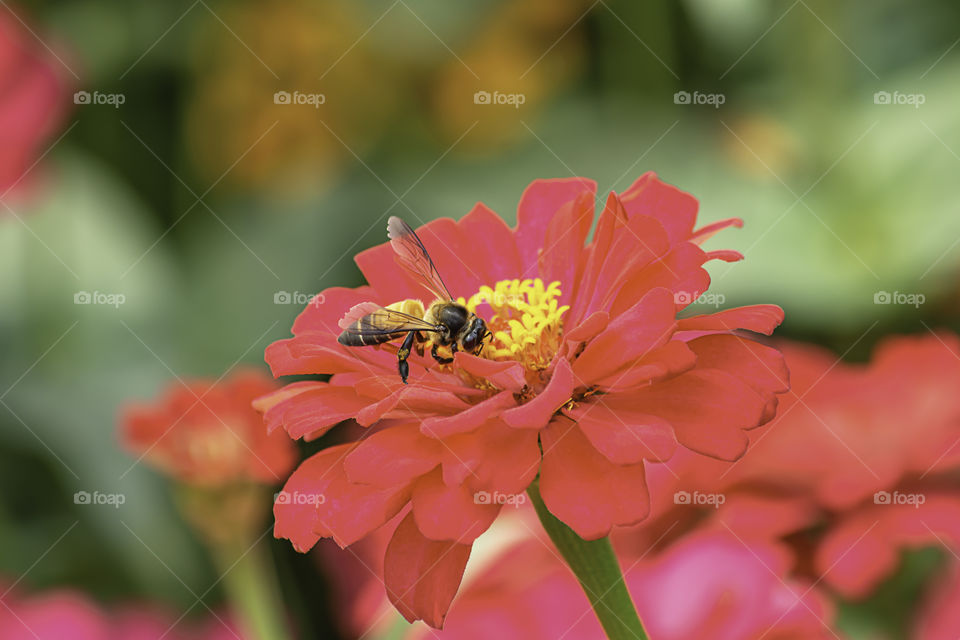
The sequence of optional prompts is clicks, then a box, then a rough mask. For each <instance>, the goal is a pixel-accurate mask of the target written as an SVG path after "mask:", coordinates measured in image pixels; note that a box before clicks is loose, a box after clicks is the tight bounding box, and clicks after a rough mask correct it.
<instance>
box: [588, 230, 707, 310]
mask: <svg viewBox="0 0 960 640" xmlns="http://www.w3.org/2000/svg"><path fill="white" fill-rule="evenodd" d="M611 217H612V219H613V221H614V222H613V225H614V227H615V229H614V239H613V242H612V243H611V245H610V247H609V248H608V249H607V250H606V253H605V255H604V256H603V260H602V265H601V267H600V271H599V272H598V273H597V276H596V278H595V281H588V282H590V283H589V284H588V285H585V286H586V287H589V288H587V289H586V291H588V292H589V291H592V297H591V300H590V302H589V304H588V305H587V308H586V309H585V310H583V311H581V313H583V312H586V311H598V310H605V311H611V307H612V306H613V303H614V301H615V300H616V299H617V298H620V297H621V295H620V292H621V291H622V290H623V289H625V288H629V287H630V286H631V283H633V282H634V281H635V280H637V279H638V278H639V279H640V280H641V281H642V282H641V284H642V286H643V288H637V289H634V290H633V294H632V295H634V297H635V299H634V301H636V300H639V299H640V298H641V297H643V294H644V293H646V292H647V291H648V290H649V289H650V288H652V287H654V286H658V285H657V284H656V283H655V281H654V280H653V279H652V278H651V274H653V275H655V274H656V273H657V268H656V267H655V265H657V264H658V263H660V262H661V261H662V260H664V259H666V257H667V256H668V255H669V252H670V241H669V239H668V238H667V232H666V231H664V230H663V225H661V224H660V223H659V222H658V221H657V220H655V219H654V218H650V217H648V216H634V217H633V218H631V219H629V220H626V219H624V218H621V217H620V216H618V215H611ZM600 250H601V248H600V247H599V246H597V251H600ZM698 264H699V263H698ZM662 268H663V267H662V266H661V267H660V269H662ZM650 269H653V270H652V271H650ZM645 274H646V275H645ZM661 279H662V280H664V281H665V282H666V281H667V280H666V279H664V278H661ZM577 306H578V307H580V306H581V301H579V300H578V301H577ZM626 306H630V305H626ZM620 311H622V309H619V310H618V311H617V312H616V313H614V312H611V313H610V315H611V317H613V316H615V315H617V314H618V313H620Z"/></svg>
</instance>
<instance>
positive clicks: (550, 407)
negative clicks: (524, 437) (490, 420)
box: [503, 358, 577, 429]
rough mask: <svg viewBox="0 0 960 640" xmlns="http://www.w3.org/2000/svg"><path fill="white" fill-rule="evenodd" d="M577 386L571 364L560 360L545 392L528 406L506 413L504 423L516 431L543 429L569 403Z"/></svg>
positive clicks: (528, 403)
mask: <svg viewBox="0 0 960 640" xmlns="http://www.w3.org/2000/svg"><path fill="white" fill-rule="evenodd" d="M576 386H577V385H576V383H575V382H574V376H573V371H572V370H571V369H570V363H569V362H567V360H565V359H564V358H560V359H559V360H557V364H556V366H555V367H554V369H553V376H551V378H550V381H549V382H548V383H547V386H546V387H545V388H544V389H543V391H541V392H540V393H539V394H538V395H537V396H535V397H534V398H533V399H532V400H530V401H529V402H527V403H526V404H523V405H520V406H519V407H516V408H514V409H510V410H509V411H506V412H505V413H504V414H503V421H504V422H506V423H507V424H508V425H510V426H511V427H513V428H514V429H542V428H543V427H545V426H546V424H547V423H548V422H550V417H551V416H552V415H553V414H554V413H556V411H557V409H559V408H560V407H562V406H563V405H564V404H566V403H567V401H568V400H569V399H570V394H572V393H573V390H574V388H576Z"/></svg>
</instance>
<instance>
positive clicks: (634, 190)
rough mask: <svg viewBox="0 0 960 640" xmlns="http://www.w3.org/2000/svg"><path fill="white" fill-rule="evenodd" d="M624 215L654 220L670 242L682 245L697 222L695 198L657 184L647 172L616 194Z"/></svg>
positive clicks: (671, 186) (665, 185)
mask: <svg viewBox="0 0 960 640" xmlns="http://www.w3.org/2000/svg"><path fill="white" fill-rule="evenodd" d="M620 201H621V202H622V203H623V206H624V208H626V210H627V213H628V214H629V215H630V216H631V217H633V216H635V215H645V216H651V217H653V218H656V219H657V220H659V221H660V224H662V225H663V228H664V229H666V230H667V234H668V235H669V236H670V242H671V243H676V242H682V241H683V240H687V239H688V238H690V236H691V235H693V225H694V223H695V222H696V221H697V208H698V207H699V204H698V203H697V199H696V198H694V197H693V196H692V195H690V194H689V193H686V192H685V191H681V190H680V189H677V188H676V187H674V186H673V185H670V184H667V183H665V182H661V181H660V179H659V178H657V174H655V173H653V172H652V171H651V172H647V173H645V174H643V175H642V176H640V178H638V179H637V181H636V182H634V183H633V184H632V185H631V186H630V188H629V189H627V190H626V191H624V192H623V193H621V194H620Z"/></svg>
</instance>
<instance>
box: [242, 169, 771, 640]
mask: <svg viewBox="0 0 960 640" xmlns="http://www.w3.org/2000/svg"><path fill="white" fill-rule="evenodd" d="M595 191H596V185H595V184H594V183H593V182H592V181H590V180H585V179H582V178H571V179H563V180H541V181H536V182H534V183H533V184H531V185H530V186H529V187H528V188H527V190H526V191H525V192H524V194H523V196H522V198H521V200H520V204H519V208H518V213H517V219H518V224H517V227H516V229H510V228H509V227H507V225H506V224H505V223H504V222H503V221H502V220H501V219H500V218H499V217H498V216H497V215H496V214H495V213H493V212H492V211H491V210H490V209H488V208H487V207H485V206H484V205H482V204H478V205H477V206H476V207H474V209H473V210H472V211H471V212H470V213H469V214H468V215H467V216H465V217H464V218H463V219H462V220H460V221H459V222H454V221H453V220H450V219H441V220H436V221H434V222H431V223H429V224H427V225H425V226H424V227H422V228H421V229H419V230H418V232H417V233H418V235H419V237H420V239H421V240H422V242H423V243H424V245H425V247H426V248H427V249H428V250H429V254H430V255H431V256H432V258H433V262H434V263H435V264H436V268H437V270H438V271H439V273H441V274H442V277H443V279H444V280H445V283H446V285H447V286H448V287H449V289H450V291H452V292H453V293H454V295H456V296H462V298H461V302H462V303H463V304H465V305H466V306H467V308H468V309H469V310H470V311H472V312H475V313H476V314H477V315H478V316H480V317H481V318H482V319H483V320H484V321H485V322H486V325H487V327H488V328H489V330H490V331H491V333H492V338H491V339H490V340H489V341H488V342H487V343H486V344H485V345H484V348H483V350H482V352H481V353H480V354H479V355H474V354H470V353H464V352H462V351H461V352H460V353H456V354H455V357H454V360H453V362H452V363H451V364H448V365H441V364H438V363H437V362H436V361H434V360H433V359H432V358H430V356H429V355H426V356H419V355H417V354H416V353H413V354H411V356H410V365H411V369H410V376H409V384H403V383H402V382H401V380H400V377H399V376H398V374H397V358H396V355H395V353H396V350H395V348H393V347H388V348H380V349H375V348H372V347H362V348H348V347H344V346H343V345H341V344H339V343H338V341H337V336H338V334H339V333H340V330H341V326H340V321H341V319H342V318H343V317H344V315H345V314H346V313H347V312H348V310H350V309H351V308H353V307H355V306H356V305H358V304H361V303H368V302H373V303H376V304H378V305H383V306H386V305H389V304H391V303H394V302H396V301H398V300H402V299H420V300H423V301H424V302H425V303H426V304H429V302H430V300H432V299H433V298H432V297H431V296H429V295H428V291H427V290H426V289H425V288H424V287H423V286H422V284H420V282H418V280H417V279H416V278H414V277H410V276H409V275H408V274H407V273H405V272H404V271H403V270H401V269H398V266H397V262H396V260H395V251H394V249H393V248H392V247H391V245H390V244H383V245H380V246H377V247H374V248H372V249H370V250H368V251H365V252H363V253H361V254H360V255H358V256H357V258H356V261H357V264H358V265H359V267H360V269H361V270H362V271H363V274H364V276H365V277H366V279H367V282H368V283H369V285H368V286H364V287H359V288H357V289H345V288H332V289H328V290H326V291H324V292H323V294H322V297H320V298H318V299H317V300H318V302H317V303H314V304H311V305H310V306H308V307H307V309H306V310H304V311H303V313H301V315H300V316H299V317H298V318H297V320H296V322H295V323H294V326H293V333H294V337H293V338H290V339H287V340H281V341H279V342H277V343H275V344H273V345H271V346H270V347H269V348H268V349H267V352H266V359H267V362H268V363H269V364H270V366H271V368H272V370H273V372H274V374H275V375H278V376H280V375H294V374H331V375H332V377H331V378H330V380H329V381H328V382H298V383H294V384H291V385H289V386H287V387H286V388H284V389H283V390H281V391H278V392H276V393H274V394H272V395H270V396H268V397H265V398H264V399H262V400H261V401H260V402H259V404H258V408H260V409H261V410H263V411H264V412H265V419H266V422H267V424H268V426H269V429H270V430H271V432H273V431H274V430H276V429H277V428H280V427H282V428H283V429H284V430H286V432H287V433H288V434H289V435H290V436H291V437H293V438H306V439H313V438H317V437H319V436H321V435H323V434H324V433H325V432H326V431H327V430H329V429H330V428H331V427H333V426H334V425H336V424H337V423H339V422H341V421H343V420H346V419H351V418H352V419H356V421H357V422H359V423H360V424H361V425H363V426H368V427H374V432H373V433H371V435H370V436H369V437H366V438H363V439H361V440H360V441H359V442H355V443H349V444H343V445H338V446H335V447H332V448H329V449H326V450H324V451H322V452H320V453H318V454H316V455H315V456H313V457H312V458H310V459H308V460H306V461H305V462H304V463H303V464H302V465H301V466H300V468H299V469H297V471H295V472H294V474H293V475H292V476H291V477H290V480H289V481H288V483H287V487H286V491H287V492H300V493H308V494H311V495H317V494H322V495H323V496H324V499H323V500H313V501H304V502H303V503H301V504H278V505H276V507H275V514H276V519H277V524H276V529H275V533H276V535H277V536H279V537H285V538H289V539H290V540H291V541H292V542H293V544H294V546H295V547H296V548H297V549H299V550H301V551H305V550H307V549H309V548H310V547H312V546H313V545H314V544H315V543H316V541H317V540H318V539H319V538H320V537H327V536H329V537H332V538H334V539H335V540H336V541H337V542H338V543H339V544H340V545H341V546H346V545H349V544H351V543H353V542H355V541H357V540H359V539H361V538H362V537H364V536H365V535H366V534H367V533H369V532H370V531H371V530H373V529H375V528H377V527H379V526H381V525H382V524H383V523H385V522H386V521H387V520H389V519H390V518H392V517H393V516H394V515H396V514H398V513H400V512H401V511H403V510H404V509H405V508H407V507H408V506H409V512H408V513H407V514H406V516H405V517H404V518H403V519H402V521H401V522H400V524H399V526H398V527H397V529H396V531H395V533H394V535H393V539H392V541H391V543H390V545H389V546H388V548H387V551H386V559H385V564H384V578H385V582H386V586H387V590H388V595H390V597H391V599H392V601H393V602H394V604H395V605H396V606H397V608H398V609H399V610H400V611H401V613H403V615H404V616H406V617H407V618H408V619H411V620H413V619H423V620H425V621H426V622H428V623H429V624H431V625H433V626H435V627H439V626H440V625H441V624H442V622H443V618H444V615H445V613H446V610H447V608H448V606H449V604H450V601H451V599H452V598H453V595H454V594H455V592H456V590H457V585H458V584H459V582H460V579H461V576H462V573H463V569H464V566H465V565H466V562H467V558H468V556H469V553H470V545H471V543H472V542H473V540H474V539H475V538H476V537H477V536H479V535H480V534H481V533H483V532H484V531H485V530H486V529H487V527H489V526H490V524H491V523H492V522H493V520H494V519H495V518H496V517H497V513H498V512H499V510H500V508H501V506H502V503H503V502H504V501H505V500H508V499H509V496H513V495H515V494H519V493H522V492H523V491H525V490H526V488H527V487H528V485H529V484H530V483H531V481H532V480H533V479H534V478H535V477H536V476H537V474H538V473H539V475H540V490H541V492H542V496H543V500H544V502H545V503H546V505H547V507H548V508H549V509H550V511H551V512H552V513H553V514H554V515H556V516H557V517H558V518H559V519H560V520H562V521H563V522H565V523H567V524H568V525H569V526H570V527H571V528H572V529H573V530H574V531H576V532H577V533H578V534H579V535H580V536H581V537H583V538H586V539H595V538H601V537H603V536H606V535H607V534H608V533H609V532H610V530H611V528H612V527H613V526H615V525H625V524H631V523H635V522H637V521H639V520H641V519H643V518H644V517H645V516H646V515H647V513H648V510H649V498H648V495H647V489H646V467H645V465H646V463H647V462H648V461H661V460H666V459H668V458H669V457H670V456H671V455H672V454H673V452H674V451H675V450H676V449H677V447H678V446H679V447H682V448H686V449H689V450H692V451H695V452H698V453H700V454H704V455H707V456H712V457H716V458H721V459H724V460H735V459H737V458H739V457H740V456H741V455H743V453H744V451H745V450H746V446H747V441H748V439H747V435H746V434H745V433H744V431H745V430H749V429H752V428H754V427H757V426H758V425H761V424H763V423H765V422H767V421H768V420H770V419H771V418H772V417H773V415H774V413H775V410H776V402H777V401H776V394H777V393H780V392H783V391H784V390H786V389H787V380H786V378H787V375H786V369H785V367H784V364H783V360H782V358H781V356H780V354H779V353H778V352H777V351H775V350H774V349H771V348H769V347H765V346H763V345H761V344H759V343H757V342H753V341H751V340H750V339H748V338H745V337H742V336H740V335H738V334H736V333H735V331H736V330H738V329H747V330H750V331H755V332H759V333H765V334H769V333H771V332H772V331H773V329H774V327H776V326H777V325H778V324H779V323H780V322H781V320H782V319H783V313H782V311H781V310H780V309H779V308H778V307H775V306H769V305H765V306H754V307H744V308H739V309H731V310H728V311H722V312H719V313H714V314H709V315H699V316H691V317H686V318H682V319H678V318H677V314H678V313H679V312H681V311H682V310H683V309H684V308H685V307H686V306H687V305H688V304H689V303H690V302H691V301H693V300H695V299H697V298H698V297H699V296H700V295H701V294H702V293H703V292H704V291H706V289H707V287H708V285H709V282H710V278H709V276H708V274H707V272H706V271H705V270H704V268H703V264H704V263H705V262H707V261H708V260H711V259H715V258H719V259H722V260H726V261H733V260H739V259H740V258H741V256H740V255H739V254H738V253H736V252H733V251H712V252H706V251H704V250H702V249H701V248H700V246H699V244H700V243H701V242H703V241H704V240H705V239H706V238H707V237H709V236H710V235H712V234H713V233H715V232H716V231H718V230H720V229H723V228H725V227H728V226H731V225H739V224H740V222H739V221H738V220H735V219H732V220H725V221H722V222H718V223H716V224H713V225H709V226H707V227H705V228H703V229H700V230H698V231H695V230H694V226H695V222H696V214H697V201H696V200H695V199H694V198H693V197H692V196H690V195H689V194H687V193H684V192H682V191H680V190H679V189H676V188H675V187H672V186H670V185H667V184H665V183H663V182H661V181H660V180H658V179H657V178H656V176H655V175H654V174H652V173H650V174H646V175H644V176H643V177H641V178H640V179H639V180H638V181H637V182H636V183H634V185H633V186H631V187H630V188H629V189H628V190H627V191H625V192H624V193H622V194H619V195H618V194H615V193H611V194H610V196H609V197H608V199H607V202H606V206H605V207H604V209H603V211H602V212H601V213H600V216H599V220H598V222H597V228H596V231H595V232H594V234H593V238H592V240H591V241H590V242H589V243H588V242H587V238H588V236H589V234H590V229H591V228H592V226H593V223H594V202H595V197H596V194H595ZM319 301H322V303H320V302H319Z"/></svg>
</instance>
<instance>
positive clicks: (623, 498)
mask: <svg viewBox="0 0 960 640" xmlns="http://www.w3.org/2000/svg"><path fill="white" fill-rule="evenodd" d="M540 440H541V442H542V443H543V462H542V463H541V465H540V493H541V495H542V496H543V501H544V503H545V504H546V505H547V508H548V509H549V510H550V513H552V514H553V515H555V516H556V517H557V518H559V519H560V520H562V521H563V522H565V523H566V524H567V525H568V526H569V527H570V528H571V529H573V530H574V531H575V532H576V533H577V535H579V536H580V537H581V538H583V539H585V540H596V539H598V538H602V537H604V536H606V535H607V534H609V533H610V529H611V528H612V527H613V525H625V524H633V523H635V522H639V521H640V520H642V519H644V518H645V517H647V514H648V513H649V512H650V496H649V495H648V493H647V482H646V475H645V472H644V466H643V464H642V463H641V464H634V465H615V464H612V463H611V462H610V461H609V460H607V459H606V458H605V457H603V456H602V455H600V453H599V452H598V451H597V450H596V449H594V448H593V446H592V445H591V444H590V442H589V441H588V440H587V438H586V437H585V436H584V435H583V433H582V432H581V431H580V429H579V428H578V427H577V425H576V423H574V422H572V421H570V420H567V419H566V418H563V419H559V420H555V421H554V422H551V423H550V425H549V426H548V427H547V428H546V429H544V430H543V431H541V432H540Z"/></svg>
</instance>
